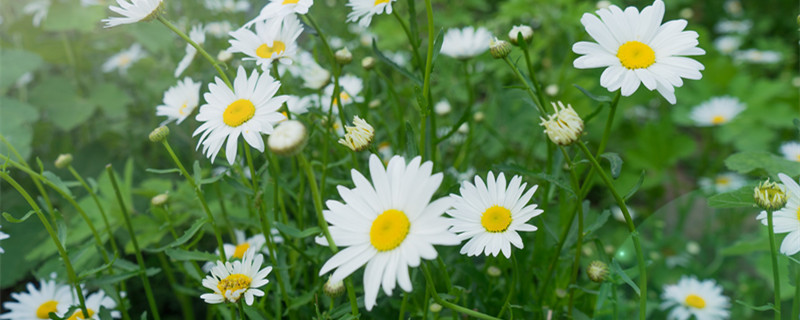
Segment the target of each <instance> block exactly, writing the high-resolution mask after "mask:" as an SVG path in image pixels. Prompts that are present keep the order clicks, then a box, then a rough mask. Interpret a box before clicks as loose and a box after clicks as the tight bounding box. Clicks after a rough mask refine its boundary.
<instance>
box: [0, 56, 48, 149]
mask: <svg viewBox="0 0 800 320" xmlns="http://www.w3.org/2000/svg"><path fill="white" fill-rule="evenodd" d="M1 52H2V51H0V53H1ZM0 59H2V56H0ZM1 63H2V60H0V64H1ZM2 68H5V67H4V66H3V67H2ZM0 70H2V71H0V76H5V74H6V70H5V69H0ZM0 115H2V116H0V134H2V135H3V136H4V137H5V138H6V140H8V143H10V144H11V145H12V146H13V147H14V149H17V152H19V154H20V155H21V156H22V157H23V158H25V159H27V158H28V157H30V155H31V142H33V126H32V124H33V123H34V122H36V120H38V119H39V111H38V110H36V108H34V107H33V106H31V105H29V104H27V103H23V102H20V101H17V100H14V99H11V98H8V97H2V96H0ZM0 154H7V155H10V154H11V151H10V150H9V149H8V147H7V146H6V144H5V143H0Z"/></svg>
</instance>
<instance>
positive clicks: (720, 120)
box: [711, 116, 725, 124]
mask: <svg viewBox="0 0 800 320" xmlns="http://www.w3.org/2000/svg"><path fill="white" fill-rule="evenodd" d="M723 123H725V117H723V116H714V117H713V118H711V124H723Z"/></svg>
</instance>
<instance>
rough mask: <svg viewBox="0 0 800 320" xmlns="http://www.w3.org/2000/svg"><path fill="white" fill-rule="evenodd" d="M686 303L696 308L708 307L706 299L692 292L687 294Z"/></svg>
mask: <svg viewBox="0 0 800 320" xmlns="http://www.w3.org/2000/svg"><path fill="white" fill-rule="evenodd" d="M686 305H688V306H690V307H692V308H696V309H703V308H705V307H706V301H705V300H703V298H700V296H698V295H696V294H690V295H688V296H686Z"/></svg>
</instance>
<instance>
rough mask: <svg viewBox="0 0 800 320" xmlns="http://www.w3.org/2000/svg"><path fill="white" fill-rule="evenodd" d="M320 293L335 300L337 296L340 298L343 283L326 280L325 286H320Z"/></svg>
mask: <svg viewBox="0 0 800 320" xmlns="http://www.w3.org/2000/svg"><path fill="white" fill-rule="evenodd" d="M322 292H324V293H325V295H327V296H329V297H331V298H336V297H338V296H341V295H342V293H344V282H342V281H336V282H331V279H330V278H328V281H326V282H325V285H323V286H322Z"/></svg>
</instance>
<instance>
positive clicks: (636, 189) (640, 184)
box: [622, 170, 646, 201]
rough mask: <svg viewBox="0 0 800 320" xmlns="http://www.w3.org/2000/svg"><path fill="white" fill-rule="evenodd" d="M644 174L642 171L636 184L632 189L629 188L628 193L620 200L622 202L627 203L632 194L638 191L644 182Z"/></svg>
mask: <svg viewBox="0 0 800 320" xmlns="http://www.w3.org/2000/svg"><path fill="white" fill-rule="evenodd" d="M645 174H646V171H644V170H642V174H641V175H639V180H638V181H636V184H635V185H634V186H633V188H631V190H630V191H628V193H627V194H626V195H625V197H623V198H622V200H625V201H628V199H630V198H631V197H633V195H634V194H636V191H639V188H641V187H642V182H644V176H645Z"/></svg>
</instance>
